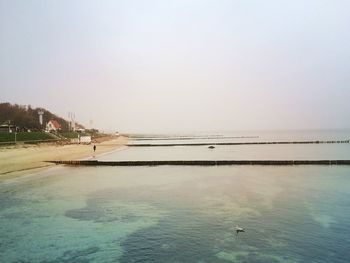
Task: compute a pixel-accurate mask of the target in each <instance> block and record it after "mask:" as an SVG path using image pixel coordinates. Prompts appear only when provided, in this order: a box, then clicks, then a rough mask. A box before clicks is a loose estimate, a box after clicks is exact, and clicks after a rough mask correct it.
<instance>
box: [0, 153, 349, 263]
mask: <svg viewBox="0 0 350 263" xmlns="http://www.w3.org/2000/svg"><path fill="white" fill-rule="evenodd" d="M341 147H342V146H340V148H339V149H338V150H339V151H338V152H342V151H344V150H343V149H341ZM185 148H186V147H185ZM143 150H144V149H143ZM143 150H142V151H143ZM192 150H194V149H192V148H191V147H190V148H188V149H187V151H188V154H187V155H186V156H187V157H188V158H191V155H194V154H193V152H192ZM205 150H207V149H205ZM232 150H233V149H232ZM133 151H135V152H134V156H136V157H138V158H141V157H142V152H139V150H137V149H131V148H130V149H127V150H123V151H117V152H115V153H112V154H110V155H105V156H101V157H100V158H101V159H102V158H117V157H119V156H123V154H125V155H129V156H130V157H132V156H133V154H132V152H133ZM158 151H159V152H158V156H159V157H161V156H163V157H164V155H165V154H163V152H162V150H161V149H158ZM166 151H168V150H166ZM195 151H197V150H195ZM228 151H229V150H228ZM274 151H275V149H274V150H271V151H270V152H268V153H267V154H274V153H273V152H274ZM334 152H337V150H336V149H334ZM144 154H146V153H144ZM167 154H168V155H169V154H170V153H167ZM220 154H221V153H220ZM329 154H330V152H329ZM338 154H340V153H338ZM156 157H157V156H156V153H155V152H154V153H153V154H152V155H148V156H146V157H145V156H144V158H145V159H146V158H156ZM349 200H350V167H347V166H283V167H282V166H281V167H273V166H271V167H264V166H226V167H171V166H162V167H79V168H74V167H60V166H58V167H55V168H53V169H50V170H48V171H45V172H41V173H38V174H32V175H28V176H26V177H22V178H19V179H12V180H7V181H2V182H1V183H0V262H272V263H274V262H287V263H291V262H344V263H345V262H349V258H350V249H349V248H350V234H349V233H350V232H349V229H350V209H349ZM236 225H239V226H241V227H244V228H245V229H246V232H245V233H240V234H238V235H237V234H236V233H235V231H234V227H235V226H236Z"/></svg>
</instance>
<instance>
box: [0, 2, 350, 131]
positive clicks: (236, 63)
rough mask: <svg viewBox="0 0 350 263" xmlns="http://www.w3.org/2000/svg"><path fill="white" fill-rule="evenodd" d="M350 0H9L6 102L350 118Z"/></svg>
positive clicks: (238, 124)
mask: <svg viewBox="0 0 350 263" xmlns="http://www.w3.org/2000/svg"><path fill="white" fill-rule="evenodd" d="M349 10H350V1H348V0H343V1H341V0H328V1H324V0H293V1H281V0H275V1H273V0H264V1H260V0H230V1H228V0H211V1H210V0H176V1H170V0H168V1H165V0H148V1H141V0H139V1H136V0H123V1H118V0H113V1H112V0H111V1H107V0H105V1H98V0H96V1H89V0H80V1H79V0H60V1H58V0H47V1H43V0H37V1H33V0H21V1H19V0H0V102H11V103H18V104H24V105H28V104H30V105H32V106H33V107H44V108H46V109H48V110H50V111H51V112H53V113H56V114H58V115H60V116H62V117H64V118H68V112H74V113H75V116H76V119H77V121H78V122H80V123H82V124H83V125H85V126H87V127H95V128H99V129H102V130H110V131H121V132H135V133H165V132H167V133H169V132H171V133H188V132H214V131H237V130H256V129H258V130H264V129H268V130H270V129H327V128H350V103H349V98H350V74H349V73H350V48H349V47H350V16H349Z"/></svg>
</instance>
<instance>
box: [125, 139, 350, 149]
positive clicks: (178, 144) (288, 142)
mask: <svg viewBox="0 0 350 263" xmlns="http://www.w3.org/2000/svg"><path fill="white" fill-rule="evenodd" d="M332 143H349V140H343V141H277V142H269V141H267V142H216V143H215V142H214V143H207V142H204V143H159V144H154V143H135V144H132V143H130V144H127V146H129V147H169V146H208V145H265V144H332Z"/></svg>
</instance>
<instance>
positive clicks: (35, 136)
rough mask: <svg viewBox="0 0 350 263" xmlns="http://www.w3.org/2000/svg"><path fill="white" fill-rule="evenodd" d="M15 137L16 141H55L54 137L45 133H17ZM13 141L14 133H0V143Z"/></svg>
mask: <svg viewBox="0 0 350 263" xmlns="http://www.w3.org/2000/svg"><path fill="white" fill-rule="evenodd" d="M16 137H17V141H40V140H50V139H55V137H53V136H52V135H51V134H49V133H46V132H19V133H17V136H16ZM14 140H15V134H14V133H6V132H0V142H13V141H14Z"/></svg>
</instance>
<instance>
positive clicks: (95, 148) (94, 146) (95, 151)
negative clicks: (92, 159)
mask: <svg viewBox="0 0 350 263" xmlns="http://www.w3.org/2000/svg"><path fill="white" fill-rule="evenodd" d="M95 152H96V145H94V153H95Z"/></svg>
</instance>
